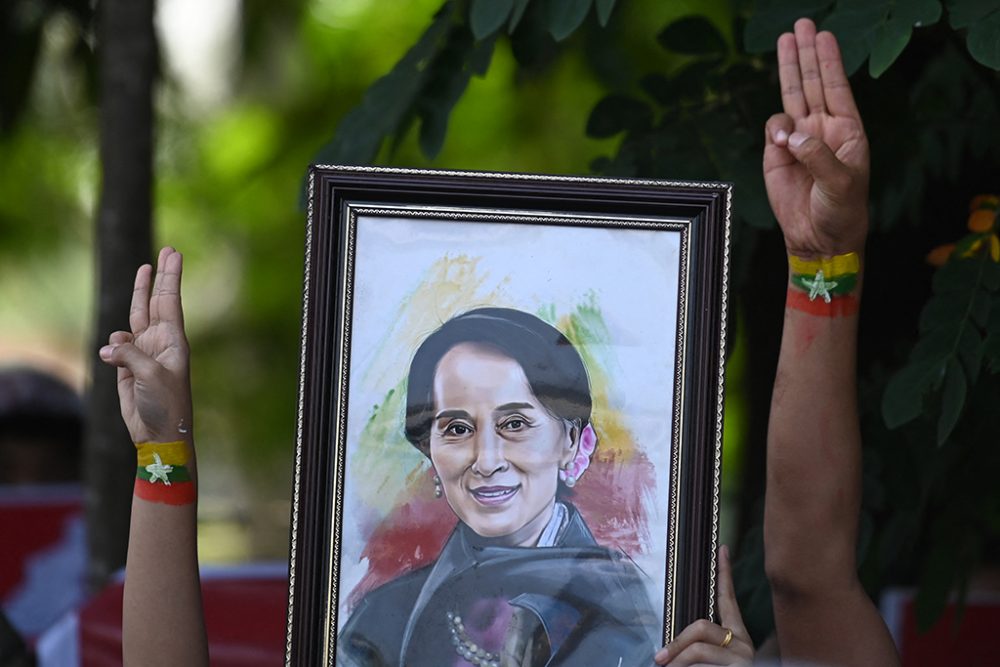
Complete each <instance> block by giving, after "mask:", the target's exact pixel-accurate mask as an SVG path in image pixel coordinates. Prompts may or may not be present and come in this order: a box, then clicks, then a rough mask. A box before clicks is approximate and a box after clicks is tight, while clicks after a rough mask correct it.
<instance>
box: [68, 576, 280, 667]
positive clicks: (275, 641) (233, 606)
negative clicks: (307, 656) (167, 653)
mask: <svg viewBox="0 0 1000 667" xmlns="http://www.w3.org/2000/svg"><path fill="white" fill-rule="evenodd" d="M240 571H241V568H238V567H237V568H233V572H232V573H231V574H230V573H227V572H224V571H223V572H219V573H215V574H203V575H202V585H201V588H202V596H203V600H204V608H205V626H206V629H207V631H208V644H209V654H210V656H211V664H212V666H213V667H265V666H267V667H273V665H280V664H282V663H283V662H284V659H285V609H286V607H287V604H288V577H287V576H285V575H281V576H276V575H262V576H259V575H254V574H253V573H252V572H250V573H248V574H246V575H241V574H240ZM122 592H123V588H122V584H121V583H116V584H112V585H110V586H108V587H107V588H105V589H104V590H103V591H102V592H101V593H100V594H99V595H97V596H96V597H94V598H93V599H91V600H90V601H89V602H88V603H87V604H86V605H85V606H84V608H83V609H82V610H81V611H80V660H81V665H82V667H112V666H117V665H121V664H122V658H121V650H122V649H121V643H122V630H121V628H122ZM178 639H179V640H182V639H183V638H178Z"/></svg>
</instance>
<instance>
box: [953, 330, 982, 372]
mask: <svg viewBox="0 0 1000 667" xmlns="http://www.w3.org/2000/svg"><path fill="white" fill-rule="evenodd" d="M956 351H957V352H958V359H959V361H961V362H962V366H963V367H964V368H965V375H966V377H967V378H968V383H969V384H970V385H971V384H974V383H975V381H976V378H977V377H979V367H980V366H981V365H982V363H983V339H982V337H981V336H980V335H979V332H978V331H976V328H975V327H974V326H972V325H971V324H966V325H965V326H964V327H962V333H961V334H960V335H959V338H958V341H957V342H956Z"/></svg>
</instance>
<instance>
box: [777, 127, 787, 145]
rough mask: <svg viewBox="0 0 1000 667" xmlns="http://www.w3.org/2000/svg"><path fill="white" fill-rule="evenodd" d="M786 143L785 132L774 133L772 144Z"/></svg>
mask: <svg viewBox="0 0 1000 667" xmlns="http://www.w3.org/2000/svg"><path fill="white" fill-rule="evenodd" d="M787 142H788V133H787V132H785V131H784V130H778V131H777V132H775V133H774V143H776V144H779V145H781V144H785V143H787Z"/></svg>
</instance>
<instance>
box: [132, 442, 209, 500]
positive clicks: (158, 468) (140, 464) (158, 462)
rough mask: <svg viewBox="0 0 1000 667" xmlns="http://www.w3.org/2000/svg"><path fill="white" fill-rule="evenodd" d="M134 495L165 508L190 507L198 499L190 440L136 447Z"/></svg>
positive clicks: (138, 445)
mask: <svg viewBox="0 0 1000 667" xmlns="http://www.w3.org/2000/svg"><path fill="white" fill-rule="evenodd" d="M135 447H136V476H135V488H134V494H135V495H136V496H137V497H139V498H142V499H143V500H146V501H149V502H153V503H163V504H166V505H189V504H191V503H193V502H195V500H196V499H197V486H196V480H195V474H194V450H193V448H192V445H191V442H190V441H189V440H176V441H174V442H140V443H136V445H135Z"/></svg>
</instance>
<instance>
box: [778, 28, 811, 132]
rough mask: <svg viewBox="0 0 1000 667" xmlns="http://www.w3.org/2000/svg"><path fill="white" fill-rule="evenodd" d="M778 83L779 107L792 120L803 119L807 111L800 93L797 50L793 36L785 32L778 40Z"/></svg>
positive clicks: (800, 78) (802, 95)
mask: <svg viewBox="0 0 1000 667" xmlns="http://www.w3.org/2000/svg"><path fill="white" fill-rule="evenodd" d="M778 82H779V84H780V86H781V106H782V107H783V108H784V110H785V113H786V114H788V115H789V116H791V117H792V118H794V119H796V120H797V119H799V118H804V117H805V116H806V114H807V113H808V111H809V109H808V108H807V107H806V97H805V94H804V93H803V92H802V74H801V72H800V71H799V48H798V47H797V46H796V45H795V35H793V34H792V33H790V32H786V33H785V34H783V35H782V36H781V37H779V38H778Z"/></svg>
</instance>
